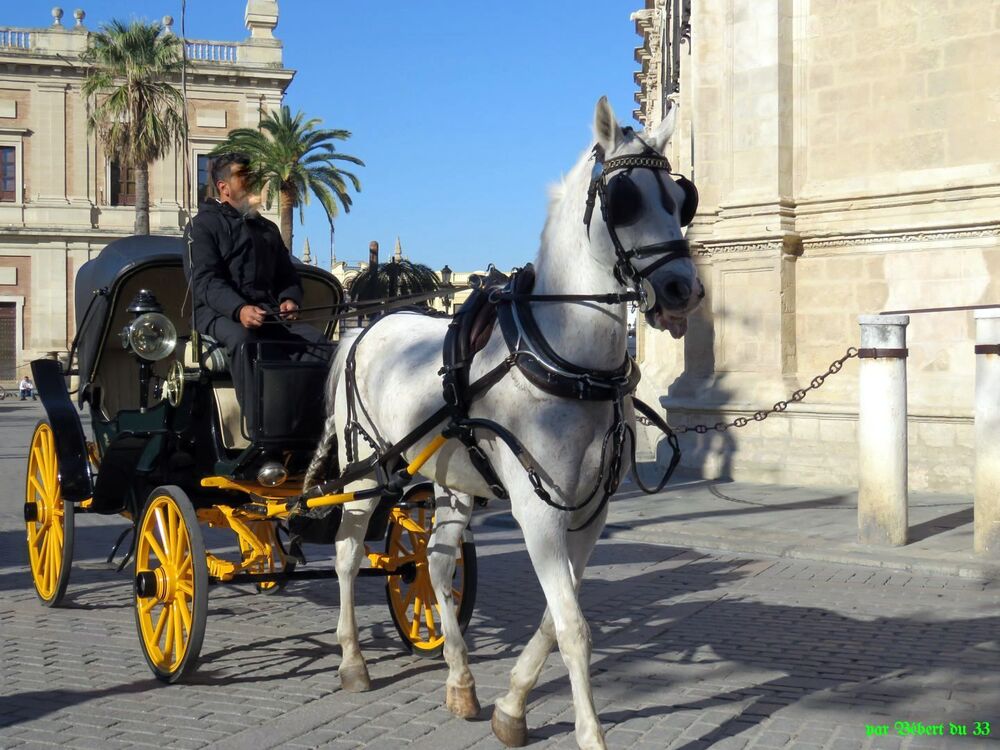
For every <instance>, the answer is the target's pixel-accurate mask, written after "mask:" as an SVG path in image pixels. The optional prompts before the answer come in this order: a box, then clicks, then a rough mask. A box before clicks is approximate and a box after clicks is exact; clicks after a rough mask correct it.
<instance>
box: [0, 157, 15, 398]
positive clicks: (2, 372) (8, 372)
mask: <svg viewBox="0 0 1000 750" xmlns="http://www.w3.org/2000/svg"><path fill="white" fill-rule="evenodd" d="M12 150H13V149H12ZM0 380H6V381H16V380H17V304H16V303H14V302H0Z"/></svg>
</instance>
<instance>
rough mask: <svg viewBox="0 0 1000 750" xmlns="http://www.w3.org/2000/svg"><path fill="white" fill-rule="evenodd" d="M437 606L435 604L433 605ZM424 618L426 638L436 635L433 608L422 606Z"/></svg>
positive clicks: (429, 638)
mask: <svg viewBox="0 0 1000 750" xmlns="http://www.w3.org/2000/svg"><path fill="white" fill-rule="evenodd" d="M435 606H437V605H435ZM424 620H425V621H426V622H427V636H428V638H427V639H428V640H431V639H433V638H436V637H437V628H436V627H435V624H434V608H433V607H424Z"/></svg>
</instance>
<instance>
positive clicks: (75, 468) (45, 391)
mask: <svg viewBox="0 0 1000 750" xmlns="http://www.w3.org/2000/svg"><path fill="white" fill-rule="evenodd" d="M31 375H32V377H33V378H34V379H35V389H36V390H37V391H38V397H39V398H40V399H41V400H42V407H43V408H44V409H45V414H46V415H47V416H48V418H49V425H50V426H51V427H52V436H53V438H54V439H55V445H56V459H57V461H58V466H59V484H60V488H61V490H62V497H63V499H64V500H68V501H70V502H73V503H78V502H81V501H83V500H86V499H87V498H89V497H91V496H92V495H93V494H94V477H93V474H92V473H91V469H90V457H89V456H88V454H87V439H86V437H85V436H84V433H83V423H82V422H81V421H80V414H79V412H78V411H77V410H76V409H75V408H74V407H73V402H72V401H71V400H70V397H69V389H68V388H67V387H66V375H65V373H63V369H62V363H61V362H59V361H57V360H54V359H36V360H34V361H32V363H31Z"/></svg>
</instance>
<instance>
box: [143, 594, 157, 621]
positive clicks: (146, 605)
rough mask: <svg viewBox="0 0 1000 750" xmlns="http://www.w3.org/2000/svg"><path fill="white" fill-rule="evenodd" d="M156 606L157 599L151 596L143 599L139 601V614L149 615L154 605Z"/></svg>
mask: <svg viewBox="0 0 1000 750" xmlns="http://www.w3.org/2000/svg"><path fill="white" fill-rule="evenodd" d="M155 606H156V599H154V598H152V597H150V598H148V599H141V600H140V601H139V614H140V615H142V616H143V617H149V616H150V615H151V614H152V612H153V607H155Z"/></svg>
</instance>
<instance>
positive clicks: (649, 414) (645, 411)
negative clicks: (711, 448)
mask: <svg viewBox="0 0 1000 750" xmlns="http://www.w3.org/2000/svg"><path fill="white" fill-rule="evenodd" d="M632 405H633V406H634V407H635V410H636V411H637V412H639V413H640V414H642V416H644V417H645V418H646V419H648V420H649V421H650V422H652V423H653V424H654V425H655V426H656V428H657V429H658V430H660V432H662V433H663V434H664V435H666V436H667V443H668V444H669V445H670V450H671V452H672V453H673V455H672V456H671V457H670V463H669V464H668V465H667V469H666V471H664V472H663V476H662V477H661V478H660V481H659V483H657V485H656V487H654V488H652V489H650V488H649V487H647V486H646V485H645V484H643V482H642V480H641V479H640V478H639V469H638V468H637V466H636V463H635V431H634V430H632V428H627V429H628V431H629V435H630V438H631V441H630V442H631V449H632V479H633V480H634V481H635V483H636V486H638V487H639V489H640V490H642V491H643V492H645V493H646V494H647V495H652V494H654V493H657V492H659V491H660V490H662V489H663V488H664V486H665V485H666V484H667V482H669V481H670V477H671V476H673V473H674V470H675V469H676V468H677V465H678V464H679V463H680V462H681V447H680V444H679V443H678V441H677V435H676V433H674V431H673V430H672V429H670V425H668V424H667V422H666V420H664V419H663V418H662V417H661V416H660V415H659V414H657V413H656V411H655V410H654V409H653V407H651V406H650V405H649V404H647V403H646V402H645V401H642V400H640V399H638V398H636V397H635V396H632Z"/></svg>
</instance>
